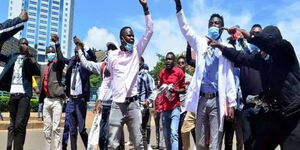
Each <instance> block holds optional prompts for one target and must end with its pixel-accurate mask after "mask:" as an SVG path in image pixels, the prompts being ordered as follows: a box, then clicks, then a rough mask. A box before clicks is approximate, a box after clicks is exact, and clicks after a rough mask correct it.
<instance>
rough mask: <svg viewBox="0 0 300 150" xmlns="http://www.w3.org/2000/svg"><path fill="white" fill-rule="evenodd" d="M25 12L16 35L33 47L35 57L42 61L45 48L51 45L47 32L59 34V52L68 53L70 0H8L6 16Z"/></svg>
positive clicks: (71, 27)
mask: <svg viewBox="0 0 300 150" xmlns="http://www.w3.org/2000/svg"><path fill="white" fill-rule="evenodd" d="M22 9H25V10H26V11H27V12H28V15H29V19H28V21H27V22H26V23H25V28H24V30H23V31H21V32H20V33H18V34H16V36H15V37H16V38H21V37H25V38H27V39H28V42H29V45H30V46H31V47H34V48H35V49H37V51H38V53H37V59H38V61H39V62H44V61H45V58H46V55H45V53H46V47H47V46H50V45H51V36H50V35H51V34H58V35H59V37H60V43H61V49H62V53H63V54H64V56H65V57H68V58H69V57H70V56H71V47H72V34H73V12H74V0H9V9H8V18H14V17H16V16H18V15H19V14H20V12H21V10H22Z"/></svg>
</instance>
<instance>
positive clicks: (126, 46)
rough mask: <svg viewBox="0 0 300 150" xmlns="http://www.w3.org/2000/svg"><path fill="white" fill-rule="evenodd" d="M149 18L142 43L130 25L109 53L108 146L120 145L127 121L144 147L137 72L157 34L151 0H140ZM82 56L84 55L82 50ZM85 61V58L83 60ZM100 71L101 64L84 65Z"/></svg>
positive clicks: (135, 139) (138, 145)
mask: <svg viewBox="0 0 300 150" xmlns="http://www.w3.org/2000/svg"><path fill="white" fill-rule="evenodd" d="M139 1H140V3H141V5H142V7H143V9H144V14H145V18H146V27H147V28H146V32H145V33H144V35H143V37H142V39H141V40H140V41H139V42H138V44H136V45H135V44H134V42H135V40H134V34H133V31H132V29H131V28H130V27H124V28H122V29H121V31H120V40H121V46H120V50H116V51H113V52H111V54H110V55H109V56H108V61H107V70H108V71H109V72H110V76H111V80H110V84H111V86H110V88H111V90H112V100H113V102H112V104H111V112H110V116H109V137H108V139H109V145H108V149H117V148H118V146H119V144H120V142H119V141H120V138H121V130H123V125H124V124H125V123H126V124H127V127H128V129H129V132H130V139H131V140H132V142H133V146H134V148H135V149H143V142H142V134H141V130H140V128H141V123H142V115H141V111H140V104H139V101H138V97H137V94H138V93H137V74H138V71H139V61H140V57H141V56H142V54H143V52H144V50H145V49H146V47H147V45H148V43H149V41H150V38H151V37H152V34H153V23H152V19H151V16H150V12H149V9H148V6H147V0H139ZM79 56H80V59H81V58H83V54H82V51H81V50H79ZM81 61H82V63H84V62H83V60H81ZM84 66H85V67H86V68H90V69H92V70H94V71H95V72H99V69H100V66H101V65H97V64H95V65H88V64H87V65H84Z"/></svg>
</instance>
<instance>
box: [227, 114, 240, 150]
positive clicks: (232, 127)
mask: <svg viewBox="0 0 300 150" xmlns="http://www.w3.org/2000/svg"><path fill="white" fill-rule="evenodd" d="M241 118H242V112H241V111H239V110H236V111H235V113H234V120H230V121H229V120H226V119H225V120H224V132H223V136H224V135H225V150H232V144H233V136H234V131H235V135H236V139H237V141H236V149H237V150H243V131H242V123H241Z"/></svg>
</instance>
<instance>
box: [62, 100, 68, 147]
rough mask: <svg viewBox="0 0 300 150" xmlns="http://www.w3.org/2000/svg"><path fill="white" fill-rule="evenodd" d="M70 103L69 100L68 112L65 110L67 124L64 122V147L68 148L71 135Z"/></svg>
mask: <svg viewBox="0 0 300 150" xmlns="http://www.w3.org/2000/svg"><path fill="white" fill-rule="evenodd" d="M69 118H70V105H69V102H67V103H66V112H65V124H64V132H63V140H62V149H63V150H67V146H68V140H69V135H70V123H69V120H70V119H69Z"/></svg>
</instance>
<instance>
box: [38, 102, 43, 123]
mask: <svg viewBox="0 0 300 150" xmlns="http://www.w3.org/2000/svg"><path fill="white" fill-rule="evenodd" d="M41 114H42V115H41ZM40 118H42V120H43V103H39V107H38V119H40Z"/></svg>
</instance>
